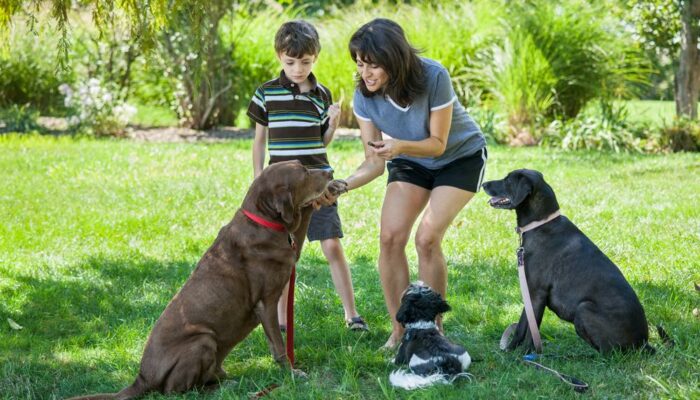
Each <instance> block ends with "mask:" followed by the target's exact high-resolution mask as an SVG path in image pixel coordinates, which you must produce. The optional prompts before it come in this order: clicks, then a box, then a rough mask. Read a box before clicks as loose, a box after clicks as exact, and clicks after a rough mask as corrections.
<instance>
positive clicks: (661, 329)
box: [642, 325, 676, 354]
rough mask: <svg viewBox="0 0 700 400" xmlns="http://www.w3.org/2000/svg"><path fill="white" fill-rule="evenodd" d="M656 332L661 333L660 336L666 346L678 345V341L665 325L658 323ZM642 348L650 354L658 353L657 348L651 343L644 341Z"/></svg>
mask: <svg viewBox="0 0 700 400" xmlns="http://www.w3.org/2000/svg"><path fill="white" fill-rule="evenodd" d="M656 332H657V333H658V334H659V338H661V341H662V342H663V344H664V345H665V346H666V347H673V346H675V345H676V342H675V341H674V340H673V339H672V338H671V336H670V335H669V334H668V333H666V330H665V329H664V327H663V326H661V325H656ZM642 350H644V351H646V352H647V353H649V354H656V349H655V348H654V346H652V345H650V344H649V343H644V346H643V347H642Z"/></svg>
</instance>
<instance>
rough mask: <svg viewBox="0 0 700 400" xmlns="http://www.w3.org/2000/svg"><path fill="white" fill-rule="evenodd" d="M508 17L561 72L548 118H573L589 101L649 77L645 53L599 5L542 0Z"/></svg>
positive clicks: (524, 5)
mask: <svg viewBox="0 0 700 400" xmlns="http://www.w3.org/2000/svg"><path fill="white" fill-rule="evenodd" d="M509 15H510V18H509V23H512V24H514V25H515V26H514V27H513V29H522V30H524V32H527V34H529V35H532V38H533V41H534V43H535V44H536V46H537V47H538V48H539V49H540V50H541V51H542V54H543V55H544V56H545V57H546V58H547V60H548V62H549V64H550V66H551V69H552V71H553V73H554V75H555V76H556V79H557V81H556V84H555V85H554V87H553V91H554V96H555V99H554V102H553V103H552V107H551V108H550V109H549V110H548V112H547V115H549V116H562V117H563V118H573V117H575V116H576V115H578V113H579V111H580V110H581V109H582V108H583V107H584V106H585V105H586V103H587V102H589V101H590V100H592V99H595V98H600V97H603V98H612V97H624V96H628V95H629V94H630V90H631V89H633V87H631V86H630V85H629V84H630V83H632V82H634V83H639V82H643V81H644V80H645V78H646V72H648V66H647V65H646V63H645V61H644V59H643V55H642V54H641V52H640V51H639V49H637V48H635V46H634V43H632V42H631V40H629V38H628V37H626V36H625V35H624V34H622V33H620V32H619V29H617V28H616V27H617V24H619V21H617V20H615V19H609V18H606V15H607V14H606V12H605V10H604V9H603V8H602V6H600V5H596V4H595V3H589V2H587V1H578V0H574V1H568V2H561V1H557V2H550V1H545V0H543V1H539V0H537V1H531V2H525V3H520V4H519V6H515V7H513V8H512V9H511V10H510V14H509Z"/></svg>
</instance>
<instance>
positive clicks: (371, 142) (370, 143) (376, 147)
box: [367, 140, 380, 149]
mask: <svg viewBox="0 0 700 400" xmlns="http://www.w3.org/2000/svg"><path fill="white" fill-rule="evenodd" d="M367 144H368V145H370V146H372V147H374V148H375V149H378V148H379V147H380V146H379V145H378V144H376V143H374V142H373V141H371V140H370V141H369V142H367Z"/></svg>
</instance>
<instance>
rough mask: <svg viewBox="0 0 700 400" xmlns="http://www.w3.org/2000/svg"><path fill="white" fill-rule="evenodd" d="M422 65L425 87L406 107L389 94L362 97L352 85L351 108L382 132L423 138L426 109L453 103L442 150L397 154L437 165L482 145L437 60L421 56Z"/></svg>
mask: <svg viewBox="0 0 700 400" xmlns="http://www.w3.org/2000/svg"><path fill="white" fill-rule="evenodd" d="M421 61H423V67H424V68H425V78H426V80H427V83H428V84H427V89H426V91H425V93H423V94H421V95H420V96H418V98H416V99H415V100H414V101H413V103H411V104H410V105H408V106H407V107H401V106H399V105H398V104H396V103H395V102H394V101H393V100H392V99H391V98H390V97H388V96H386V97H384V96H380V95H375V96H372V97H365V96H364V95H363V94H362V92H360V89H355V94H354V96H353V100H352V102H353V109H354V113H355V116H356V117H357V118H359V119H360V120H364V121H371V122H372V123H373V124H374V126H375V127H377V129H379V130H380V131H382V134H384V135H386V136H389V137H391V138H394V139H400V140H415V141H418V140H424V139H427V138H429V137H430V112H431V111H436V110H439V109H441V108H445V107H447V106H449V105H450V104H453V105H454V106H453V108H452V125H451V127H450V133H449V136H448V138H447V147H446V148H445V152H444V153H443V154H442V155H441V156H439V157H411V156H407V155H403V154H401V155H400V156H399V157H397V158H402V159H405V160H410V161H413V162H416V163H418V164H420V165H422V166H424V167H426V168H430V169H438V168H442V167H443V166H445V165H446V164H448V163H450V162H452V161H454V160H456V159H458V158H461V157H466V156H469V155H472V154H474V153H476V152H477V151H478V150H481V149H482V148H483V147H484V146H486V141H485V140H484V135H483V134H482V133H481V129H479V127H478V126H477V125H476V123H475V122H474V120H472V119H471V117H470V116H469V114H467V112H466V110H465V109H464V107H463V106H462V104H460V102H459V100H457V95H456V94H455V91H454V89H453V88H452V82H451V81H450V75H449V74H448V73H447V70H446V69H445V67H443V66H442V65H440V63H438V62H436V61H433V60H430V59H427V58H421Z"/></svg>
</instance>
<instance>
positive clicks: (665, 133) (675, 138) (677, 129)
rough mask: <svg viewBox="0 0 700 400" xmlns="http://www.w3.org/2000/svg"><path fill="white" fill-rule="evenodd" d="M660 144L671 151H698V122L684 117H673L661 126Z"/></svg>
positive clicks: (699, 147) (699, 138)
mask: <svg viewBox="0 0 700 400" xmlns="http://www.w3.org/2000/svg"><path fill="white" fill-rule="evenodd" d="M660 136H661V137H660V142H661V145H662V146H664V147H668V148H669V149H670V150H671V151H673V152H678V151H700V122H698V121H697V120H693V119H689V118H686V117H680V118H675V119H674V120H673V121H672V122H670V123H667V124H664V125H663V126H662V127H661V135H660Z"/></svg>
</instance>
